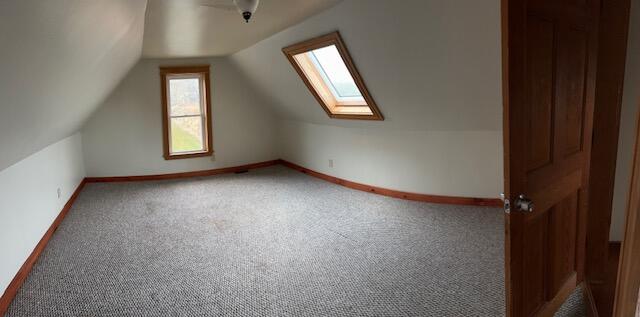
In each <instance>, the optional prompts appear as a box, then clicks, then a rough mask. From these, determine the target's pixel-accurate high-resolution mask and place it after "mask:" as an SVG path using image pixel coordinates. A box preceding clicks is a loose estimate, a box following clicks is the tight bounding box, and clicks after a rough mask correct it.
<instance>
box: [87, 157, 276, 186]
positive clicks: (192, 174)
mask: <svg viewBox="0 0 640 317" xmlns="http://www.w3.org/2000/svg"><path fill="white" fill-rule="evenodd" d="M279 163H280V160H272V161H265V162H260V163H253V164H247V165H240V166H232V167H223V168H216V169H210V170H203V171H195V172H184V173H171V174H155V175H139V176H110V177H87V178H86V181H87V183H113V182H140V181H158V180H167V179H178V178H189V177H202V176H212V175H218V174H228V173H236V172H242V171H246V170H251V169H256V168H262V167H267V166H273V165H277V164H279Z"/></svg>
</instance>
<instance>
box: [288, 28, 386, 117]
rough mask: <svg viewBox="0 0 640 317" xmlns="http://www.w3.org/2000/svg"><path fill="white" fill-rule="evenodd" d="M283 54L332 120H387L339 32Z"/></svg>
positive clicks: (300, 44) (291, 47)
mask: <svg viewBox="0 0 640 317" xmlns="http://www.w3.org/2000/svg"><path fill="white" fill-rule="evenodd" d="M282 51H283V52H284V54H285V55H286V56H287V58H288V59H289V61H290V62H291V65H293V68H295V70H296V71H297V72H298V74H299V75H300V77H301V78H302V80H303V81H304V83H305V84H306V85H307V87H308V88H309V90H310V91H311V93H312V94H313V96H314V97H315V98H316V100H318V102H319V103H320V105H321V106H322V108H324V110H325V111H326V112H327V115H329V117H331V118H340V119H366V120H384V118H383V117H382V114H381V113H380V110H379V109H378V107H377V106H376V104H375V103H374V101H373V99H372V98H371V95H370V94H369V92H368V91H367V88H366V87H365V85H364V81H363V80H362V78H361V77H360V74H359V73H358V71H357V70H356V67H355V64H354V63H353V61H352V60H351V57H350V56H349V53H348V52H347V48H346V46H345V45H344V42H342V38H341V37H340V34H339V33H338V32H334V33H331V34H327V35H325V36H321V37H318V38H315V39H312V40H309V41H305V42H302V43H298V44H295V45H292V46H289V47H285V48H284V49H282Z"/></svg>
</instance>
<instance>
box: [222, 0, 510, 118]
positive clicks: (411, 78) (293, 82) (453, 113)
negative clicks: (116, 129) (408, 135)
mask: <svg viewBox="0 0 640 317" xmlns="http://www.w3.org/2000/svg"><path fill="white" fill-rule="evenodd" d="M336 30H338V31H339V32H340V33H341V35H342V37H343V39H344V41H345V43H346V46H347V48H348V50H349V52H350V54H351V56H352V57H353V61H354V63H355V64H356V67H357V68H358V70H359V72H360V74H361V75H362V77H363V79H364V81H365V83H366V85H367V87H368V90H369V92H370V93H371V95H372V96H373V98H374V100H375V101H376V103H377V105H378V107H379V108H380V110H381V111H382V113H383V114H384V116H385V121H382V122H363V121H354V120H336V119H329V118H328V117H327V115H326V114H325V112H324V111H323V110H322V108H321V107H320V106H319V105H318V103H317V101H316V100H315V99H314V98H313V97H312V95H311V93H309V91H308V89H307V88H306V86H305V85H304V83H303V82H302V80H301V79H300V78H299V76H298V75H297V73H296V72H295V71H294V69H293V68H292V66H291V65H290V63H289V62H288V61H287V59H286V58H285V56H284V55H283V53H282V48H283V47H286V46H288V45H291V44H295V43H297V42H300V41H304V40H307V39H310V38H313V37H316V36H319V35H323V34H326V33H329V32H333V31H336ZM500 45H501V44H500V1H499V0H489V1H477V0H446V1H443V0H403V1H387V0H346V1H343V2H341V3H340V4H338V5H336V6H334V7H332V8H330V9H328V10H326V11H324V12H322V13H320V14H318V15H315V16H313V17H311V18H309V19H307V20H305V21H303V22H302V23H300V24H298V25H295V26H293V27H291V28H288V29H286V30H284V31H282V32H280V33H278V34H276V35H274V36H272V37H269V38H268V39H266V40H263V41H261V42H259V43H257V44H256V45H254V46H251V47H249V48H247V49H245V50H242V51H240V52H238V53H236V54H233V55H232V56H231V57H230V58H231V60H232V61H233V62H234V63H235V64H236V65H237V67H238V68H239V69H241V70H242V71H243V72H244V73H246V77H247V78H249V79H250V80H251V83H252V85H253V86H254V87H255V88H256V89H258V90H259V91H260V93H261V94H263V95H264V96H266V97H267V99H268V100H270V102H271V103H272V106H273V107H274V109H275V110H276V111H277V112H278V113H279V115H280V116H281V117H284V118H287V119H292V120H298V121H303V122H311V123H318V124H326V125H335V126H353V127H378V128H384V129H402V130H493V131H500V130H501V127H502V92H501V91H502V90H501V49H500V47H501V46H500Z"/></svg>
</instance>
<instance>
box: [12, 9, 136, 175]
mask: <svg viewBox="0 0 640 317" xmlns="http://www.w3.org/2000/svg"><path fill="white" fill-rule="evenodd" d="M146 4H147V1H146V0H92V1H87V0H46V1H44V0H15V1H4V0H2V1H0V47H1V49H0V66H1V67H0V68H1V69H2V76H0V96H1V98H0V144H1V145H2V150H0V170H3V169H4V168H6V167H8V166H10V165H11V164H13V163H15V162H17V161H19V160H21V159H23V158H25V157H27V156H28V155H30V154H32V153H34V152H36V151H38V150H40V149H42V148H44V147H46V146H47V145H49V144H51V143H54V142H56V141H58V140H60V139H62V138H64V137H67V136H69V135H71V134H72V133H74V132H75V131H77V130H78V129H79V128H80V127H81V126H82V124H83V123H84V121H85V120H86V119H87V118H88V117H89V115H90V114H91V113H92V112H93V111H94V110H95V109H96V108H97V107H98V106H99V105H100V103H101V102H102V101H103V100H104V99H105V97H106V96H107V95H108V94H109V93H110V92H111V90H113V88H114V87H115V86H116V85H117V84H118V83H119V82H120V80H121V79H122V78H123V77H124V75H125V74H126V73H127V71H129V69H130V68H131V67H132V66H133V64H134V63H135V62H136V61H137V60H138V59H139V58H140V53H141V49H142V33H143V31H144V30H143V27H144V12H145V7H146Z"/></svg>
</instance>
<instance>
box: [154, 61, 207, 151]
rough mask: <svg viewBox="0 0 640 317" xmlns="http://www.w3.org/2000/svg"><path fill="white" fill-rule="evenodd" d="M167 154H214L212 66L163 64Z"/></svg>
mask: <svg viewBox="0 0 640 317" xmlns="http://www.w3.org/2000/svg"><path fill="white" fill-rule="evenodd" d="M160 77H161V82H162V113H163V130H164V138H163V139H164V157H165V159H167V160H170V159H179V158H189V157H199V156H210V155H212V154H213V142H212V137H211V94H210V93H209V86H210V84H209V66H195V67H161V68H160Z"/></svg>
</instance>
